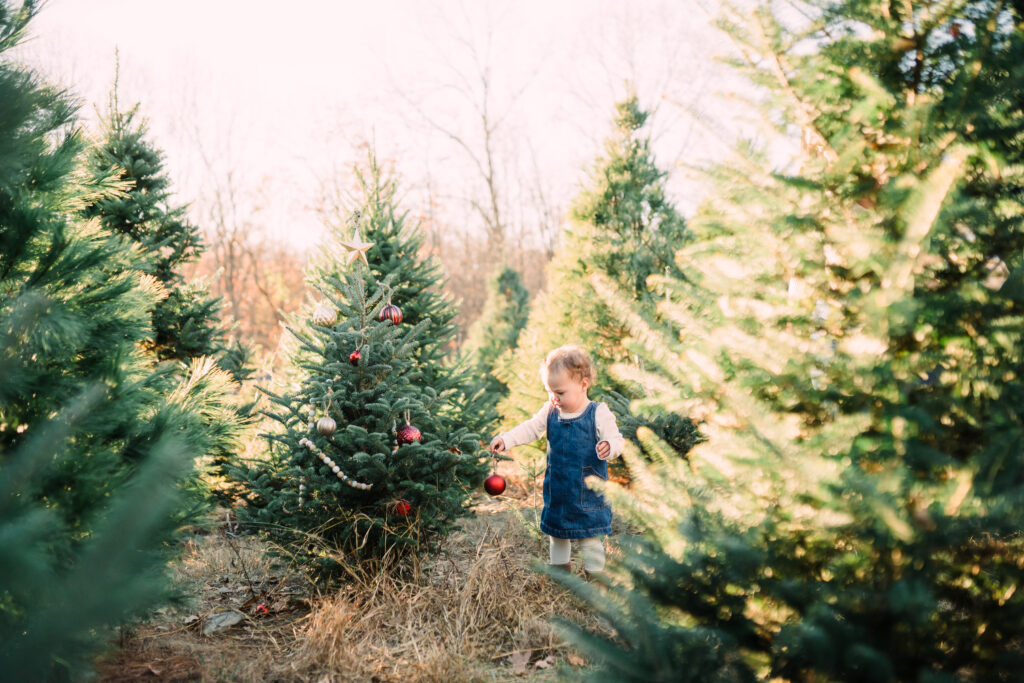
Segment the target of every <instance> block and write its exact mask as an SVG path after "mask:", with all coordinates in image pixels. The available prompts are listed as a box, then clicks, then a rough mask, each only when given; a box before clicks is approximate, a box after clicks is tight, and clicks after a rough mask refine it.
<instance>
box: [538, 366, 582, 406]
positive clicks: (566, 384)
mask: <svg viewBox="0 0 1024 683" xmlns="http://www.w3.org/2000/svg"><path fill="white" fill-rule="evenodd" d="M545 387H546V388H547V390H548V398H549V399H551V405H553V406H554V407H556V408H558V409H560V410H564V411H565V412H567V413H576V412H579V411H580V410H582V409H583V406H585V405H586V403H587V389H588V388H590V380H589V379H587V378H585V377H584V378H583V379H582V380H577V379H573V378H572V377H570V376H569V375H568V374H567V373H565V372H553V373H551V374H550V375H548V380H547V382H546V383H545Z"/></svg>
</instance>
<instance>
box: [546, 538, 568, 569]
mask: <svg viewBox="0 0 1024 683" xmlns="http://www.w3.org/2000/svg"><path fill="white" fill-rule="evenodd" d="M569 548H570V546H569V539H568V538H555V537H554V536H552V537H551V561H550V564H569Z"/></svg>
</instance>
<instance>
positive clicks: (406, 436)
mask: <svg viewBox="0 0 1024 683" xmlns="http://www.w3.org/2000/svg"><path fill="white" fill-rule="evenodd" d="M395 438H397V439H398V443H400V444H406V443H412V442H413V441H422V440H423V435H422V434H420V430H418V429H416V428H415V427H413V426H412V425H411V424H409V423H408V422H407V423H405V426H404V427H401V428H399V430H398V433H397V434H395Z"/></svg>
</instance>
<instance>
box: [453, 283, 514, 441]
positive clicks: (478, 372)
mask: <svg viewBox="0 0 1024 683" xmlns="http://www.w3.org/2000/svg"><path fill="white" fill-rule="evenodd" d="M529 315H530V292H529V290H527V289H526V287H525V286H524V285H523V280H522V278H521V277H520V276H519V272H518V271H516V270H515V269H514V268H509V267H506V268H504V269H502V271H501V272H499V273H498V274H497V275H495V276H494V277H493V278H491V280H490V281H489V282H488V283H487V299H486V300H485V301H484V308H483V311H482V312H481V313H480V317H479V318H477V319H476V321H474V323H473V324H472V326H470V328H469V332H468V333H467V335H466V341H465V343H464V344H463V347H462V353H463V355H464V356H465V357H466V358H467V359H468V363H469V364H470V366H471V367H472V372H473V374H474V376H475V378H476V381H477V383H478V385H479V390H480V391H481V392H482V393H483V395H482V397H481V398H482V400H483V401H484V403H485V404H486V405H487V407H488V409H489V411H491V412H490V417H489V419H488V422H493V421H494V420H496V419H497V413H496V411H495V410H494V409H495V408H496V406H497V404H498V401H500V400H501V399H502V398H504V397H505V396H507V395H508V387H507V386H506V385H505V383H504V382H502V381H501V380H500V379H498V378H497V377H496V376H495V374H494V370H495V367H496V365H497V364H498V359H499V358H500V357H502V356H506V355H508V354H511V353H512V352H513V351H515V349H516V345H517V343H518V341H519V334H520V332H522V330H523V328H524V327H526V321H527V320H528V319H529Z"/></svg>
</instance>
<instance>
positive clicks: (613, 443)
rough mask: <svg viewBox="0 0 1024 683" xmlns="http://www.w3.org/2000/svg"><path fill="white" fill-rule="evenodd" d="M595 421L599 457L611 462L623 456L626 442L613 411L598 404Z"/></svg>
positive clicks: (602, 404)
mask: <svg viewBox="0 0 1024 683" xmlns="http://www.w3.org/2000/svg"><path fill="white" fill-rule="evenodd" d="M594 421H595V422H596V423H597V457H599V458H601V459H602V460H611V459H612V458H617V457H619V456H620V455H622V447H623V445H624V444H625V443H626V440H625V439H624V438H623V437H622V434H620V433H619V424H618V423H617V422H616V421H615V416H614V415H613V414H612V411H611V409H609V408H608V406H606V405H605V404H604V403H598V404H597V411H596V412H595V413H594Z"/></svg>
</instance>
